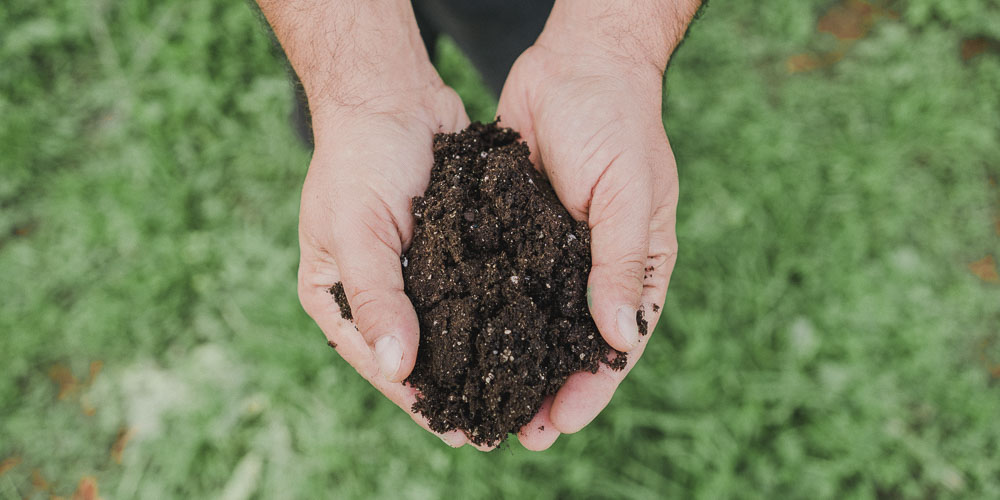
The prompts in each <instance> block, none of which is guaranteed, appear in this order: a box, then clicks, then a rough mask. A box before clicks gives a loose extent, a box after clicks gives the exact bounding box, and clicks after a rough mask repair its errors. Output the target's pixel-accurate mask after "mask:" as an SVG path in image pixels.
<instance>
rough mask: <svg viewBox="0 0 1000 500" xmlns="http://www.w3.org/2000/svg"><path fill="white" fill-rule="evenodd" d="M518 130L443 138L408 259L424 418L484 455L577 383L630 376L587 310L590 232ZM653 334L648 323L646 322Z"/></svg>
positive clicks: (416, 376)
mask: <svg viewBox="0 0 1000 500" xmlns="http://www.w3.org/2000/svg"><path fill="white" fill-rule="evenodd" d="M519 139H520V136H519V135H518V134H517V133H516V132H514V131H513V130H511V129H505V128H500V127H498V126H497V125H496V123H491V124H487V125H483V124H480V123H473V124H472V125H470V126H469V128H467V129H466V130H464V131H462V132H459V133H456V134H438V135H437V136H435V138H434V167H433V169H432V170H431V180H430V185H429V186H428V188H427V191H426V192H425V194H424V196H422V197H417V198H414V199H413V206H412V211H413V216H414V217H415V218H416V226H415V229H414V236H413V242H412V244H411V246H410V249H409V251H408V252H407V253H406V254H405V256H404V257H403V259H402V262H403V281H404V283H405V289H406V293H407V295H408V296H409V297H410V300H411V301H412V302H413V306H414V307H415V308H416V311H417V317H418V318H420V347H419V351H418V354H417V364H416V366H415V367H414V369H413V373H412V374H411V375H410V377H409V378H408V379H407V382H408V383H410V384H411V385H413V386H414V387H416V388H417V389H418V390H419V391H420V396H419V397H418V399H417V402H416V404H414V406H413V410H414V411H416V412H420V413H422V414H423V415H424V416H426V417H427V419H428V420H429V422H430V426H431V428H432V429H433V430H435V431H437V432H446V431H449V430H452V429H456V428H457V429H461V430H463V431H465V432H466V433H467V434H468V435H469V437H470V439H471V440H472V441H473V442H474V443H477V444H497V443H499V442H501V441H503V440H504V439H506V437H507V435H508V433H512V432H517V431H518V430H519V429H520V428H521V427H522V426H524V425H525V424H527V423H528V421H530V420H531V418H532V417H533V416H534V415H535V414H536V413H537V412H538V409H539V407H540V406H541V404H542V400H543V399H544V398H545V397H546V396H548V395H550V394H554V393H555V392H556V391H558V390H559V388H560V387H561V386H562V385H563V383H564V382H565V381H566V378H567V377H568V376H569V375H570V374H572V373H575V372H579V371H589V372H596V371H597V369H598V367H599V365H600V363H605V364H608V365H609V366H610V367H612V368H614V369H616V370H620V369H622V368H624V367H625V364H626V361H627V358H626V356H625V354H624V353H621V352H618V351H615V350H614V349H612V348H611V346H609V345H608V344H607V343H606V342H605V341H604V339H603V338H602V337H601V335H600V333H599V332H598V331H597V326H596V325H595V324H594V320H593V319H592V318H591V316H590V311H589V309H588V307H587V277H588V274H589V272H590V230H589V228H588V227H587V224H586V223H585V222H579V221H575V220H573V218H572V217H571V216H570V215H569V212H567V211H566V209H565V208H564V207H563V206H562V204H561V203H560V202H559V200H558V198H556V195H555V193H554V192H553V190H552V188H551V186H550V185H549V183H548V181H546V180H545V179H544V178H543V177H542V176H541V175H539V174H538V172H537V171H536V170H535V169H534V168H533V167H532V165H531V162H530V160H529V159H528V156H529V152H528V146H527V145H526V144H524V143H523V142H520V141H519ZM637 321H639V322H640V325H641V326H642V327H643V330H645V325H644V324H645V320H643V319H642V318H640V317H637Z"/></svg>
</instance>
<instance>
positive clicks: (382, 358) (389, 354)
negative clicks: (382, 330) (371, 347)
mask: <svg viewBox="0 0 1000 500" xmlns="http://www.w3.org/2000/svg"><path fill="white" fill-rule="evenodd" d="M375 359H376V360H377V361H378V369H379V371H381V372H382V376H383V377H385V378H386V379H388V380H392V379H393V377H395V376H396V372H398V371H399V365H401V364H402V363H403V347H402V346H401V345H400V343H399V340H398V339H396V337H395V336H393V335H386V336H385V337H382V338H380V339H378V340H377V341H375Z"/></svg>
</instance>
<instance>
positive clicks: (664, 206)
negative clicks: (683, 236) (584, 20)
mask: <svg viewBox="0 0 1000 500" xmlns="http://www.w3.org/2000/svg"><path fill="white" fill-rule="evenodd" d="M423 59H425V60H426V56H424V58H423ZM425 62H426V64H424V63H423V62H422V63H421V64H420V65H418V66H419V67H416V68H414V67H412V66H409V67H400V68H396V70H398V72H399V75H398V77H391V76H387V75H382V80H381V82H380V83H379V84H378V86H377V92H372V94H373V95H371V96H367V97H365V98H364V99H360V100H355V101H352V102H349V103H337V102H332V101H331V102H320V101H318V100H311V102H310V104H311V106H312V107H313V128H314V134H315V144H316V146H315V151H314V154H313V158H312V161H311V163H310V166H309V172H308V175H307V176H306V180H305V185H304V187H303V192H302V205H301V212H300V222H299V242H300V246H301V261H300V264H299V274H298V294H299V298H300V300H301V302H302V305H303V306H304V308H305V310H306V311H307V312H308V313H309V315H310V316H312V318H313V319H314V320H315V321H316V322H317V323H318V324H319V326H320V327H321V328H322V330H323V332H324V333H325V334H326V337H327V338H328V339H329V340H330V341H331V342H332V343H333V344H334V345H335V346H336V349H337V351H338V352H339V353H340V355H341V356H342V357H343V358H344V359H346V360H347V361H348V362H349V363H350V364H351V365H352V366H353V367H354V368H355V369H356V370H357V371H358V373H360V374H361V375H362V376H363V377H365V379H367V380H368V381H369V382H371V384H372V385H374V386H375V387H376V388H378V389H379V390H380V391H382V393H383V394H385V396H386V397H388V398H389V399H390V400H392V401H393V402H394V403H396V404H397V405H399V406H400V407H401V408H402V409H403V410H405V411H406V412H407V413H408V414H410V415H411V417H412V418H413V419H414V420H415V421H416V422H417V423H418V424H419V425H421V426H422V427H424V428H425V429H428V430H430V429H429V428H428V425H427V422H426V420H425V419H424V417H423V416H422V415H419V414H415V413H412V412H411V411H410V408H411V407H412V405H413V403H414V401H415V398H416V391H415V389H414V388H412V387H410V386H409V385H406V384H404V383H402V381H403V380H404V379H405V378H406V377H407V376H408V375H409V373H410V371H411V370H412V369H413V365H414V362H415V360H416V356H417V346H418V341H419V337H420V331H419V326H418V322H417V316H416V313H415V312H414V309H413V306H412V305H411V303H410V301H409V299H408V298H407V296H406V294H405V293H404V291H403V278H402V270H401V266H400V255H402V253H403V252H405V250H406V249H407V248H408V246H409V244H410V241H411V238H412V236H413V227H414V220H413V217H412V215H411V213H410V202H411V199H412V198H413V197H414V196H419V195H421V194H422V193H423V192H424V190H425V189H426V187H427V184H428V182H429V179H430V169H431V166H432V163H433V153H432V148H431V145H432V139H433V135H434V134H435V133H438V132H457V131H459V130H462V129H463V128H465V127H466V126H467V125H468V124H469V118H468V116H467V115H466V113H465V110H464V107H463V105H462V102H461V99H460V98H459V97H458V95H457V94H456V93H455V92H454V91H453V90H452V89H451V88H449V87H447V86H446V85H445V84H444V83H443V82H442V81H441V79H440V77H439V76H438V75H437V73H436V71H435V70H434V68H433V66H432V65H431V63H430V61H425ZM394 71H395V70H394ZM662 71H663V68H662V67H658V65H656V64H653V63H650V62H648V61H642V60H638V59H636V58H634V57H627V56H624V55H620V54H616V53H614V51H609V50H579V48H578V47H567V46H565V45H563V44H560V43H559V42H558V40H554V39H551V38H546V36H545V34H544V33H543V36H542V37H540V38H539V40H538V41H537V42H536V43H535V44H534V45H533V46H532V47H530V48H529V49H527V50H526V51H525V52H524V53H523V54H522V55H521V57H520V58H519V59H518V60H517V62H516V63H515V64H514V66H513V68H512V69H511V71H510V73H509V76H508V78H507V81H506V83H505V85H504V89H503V92H502V94H501V96H500V101H499V107H498V115H499V116H500V117H501V125H502V126H505V127H511V128H513V129H514V130H516V131H518V132H520V133H521V135H522V138H523V139H524V140H525V141H527V143H528V146H529V148H530V150H531V160H532V162H533V164H534V165H535V166H536V167H537V168H538V169H540V170H541V171H542V172H544V174H545V175H546V176H547V177H548V179H549V180H550V182H551V183H552V186H553V187H554V188H555V191H556V194H557V195H558V197H559V200H560V201H561V202H562V203H563V205H565V206H566V208H567V209H568V210H569V213H570V214H571V215H572V216H573V217H574V218H576V219H578V220H583V221H587V222H588V224H589V226H590V228H591V237H592V240H591V241H592V258H593V262H592V268H591V272H590V277H589V282H588V293H589V294H590V295H589V302H590V304H591V306H590V311H591V314H592V316H593V318H594V321H595V322H596V324H597V327H598V329H599V330H600V332H601V335H602V336H603V337H604V339H605V340H606V341H607V342H608V344H610V345H611V346H612V347H614V348H615V349H618V350H620V351H626V352H628V353H629V362H628V366H627V367H626V368H625V369H624V370H621V371H614V370H611V369H610V368H608V367H607V366H605V365H602V366H601V368H600V370H598V372H597V373H593V374H592V373H585V372H584V373H576V374H574V375H572V376H570V377H569V379H568V380H567V381H566V384H565V385H564V386H563V387H562V389H561V390H560V391H559V392H558V393H557V394H555V395H554V396H550V397H548V398H547V399H546V400H545V402H544V404H543V406H542V407H541V409H540V410H539V412H538V414H537V415H536V416H535V417H534V419H533V420H532V421H531V422H530V423H528V424H527V425H525V426H524V427H523V428H522V429H521V430H520V432H519V433H518V437H519V440H520V442H521V444H522V445H523V446H524V447H525V448H528V449H530V450H544V449H546V448H548V447H549V446H551V445H552V443H553V442H555V440H556V439H557V438H558V437H559V435H560V434H562V433H567V434H568V433H574V432H577V431H579V430H580V429H582V428H583V427H584V426H586V425H587V424H588V423H590V422H591V420H593V419H594V418H595V417H596V416H597V414H598V413H599V412H600V411H601V410H602V409H604V407H605V406H606V405H607V404H608V402H609V401H610V400H611V397H612V395H613V394H614V392H615V390H616V389H617V387H618V385H619V384H620V383H621V382H622V379H623V378H624V377H625V376H626V375H627V374H628V372H629V371H630V370H631V369H632V367H633V366H634V365H635V363H636V361H638V360H639V358H640V356H641V355H642V351H643V350H644V348H645V346H646V343H647V340H648V336H644V337H642V338H640V336H639V335H638V331H637V326H636V310H637V308H640V307H643V309H644V311H645V315H646V319H647V320H648V321H649V324H650V331H652V330H653V328H652V327H653V326H654V325H655V324H656V322H657V320H658V319H659V313H658V310H659V308H655V309H654V308H652V307H651V306H652V305H653V304H657V305H659V304H662V303H663V301H664V299H665V296H666V292H667V284H668V282H669V279H670V274H671V271H672V270H673V266H674V262H675V258H676V255H677V240H676V236H675V232H674V226H675V209H676V206H677V193H678V191H677V170H676V166H675V162H674V157H673V154H672V152H671V149H670V145H669V143H668V142H667V136H666V134H665V132H664V128H663V123H662V119H661V99H662V76H663V74H662ZM650 267H652V272H651V273H650V272H648V271H647V268H650ZM338 281H340V282H343V285H344V290H345V292H346V295H347V298H348V301H349V303H350V305H351V309H352V312H353V315H354V321H355V324H356V326H357V328H355V325H354V324H351V323H350V322H349V321H347V320H344V319H343V318H342V317H341V314H340V310H339V308H338V307H337V304H336V302H335V301H334V300H333V298H332V297H331V295H330V293H329V291H328V290H329V289H330V287H331V286H332V285H333V284H334V283H336V282H338ZM438 436H439V437H440V438H441V439H442V440H444V441H445V442H446V443H447V444H448V445H450V446H453V447H459V446H462V445H464V444H471V442H470V441H469V440H468V439H467V437H466V436H465V435H464V434H463V433H462V432H460V431H458V430H454V431H451V432H447V433H444V434H438ZM474 446H476V447H477V448H479V449H481V450H488V449H490V448H491V447H487V446H478V445H474Z"/></svg>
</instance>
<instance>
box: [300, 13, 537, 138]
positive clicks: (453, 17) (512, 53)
mask: <svg viewBox="0 0 1000 500" xmlns="http://www.w3.org/2000/svg"><path fill="white" fill-rule="evenodd" d="M554 1H555V0H413V11H414V13H415V14H416V18H417V25H418V26H419V27H420V36H421V38H423V40H424V45H425V46H426V47H427V52H428V53H429V54H430V55H431V59H433V58H434V56H435V49H436V45H437V39H438V36H439V35H442V34H447V35H449V36H451V37H452V38H453V39H454V40H455V43H457V44H458V46H459V47H460V48H461V49H462V51H463V52H464V53H465V55H466V56H467V57H468V58H469V60H470V61H472V64H473V65H475V66H476V69H478V70H479V72H480V74H482V76H483V81H484V82H485V83H486V86H487V87H489V88H490V90H492V91H493V93H494V95H495V96H497V97H499V96H500V89H502V88H503V82H504V80H506V79H507V72H508V71H510V67H511V65H513V64H514V60H515V59H517V57H518V56H519V55H521V52H524V49H526V48H528V47H529V46H530V45H531V44H532V43H533V42H534V41H535V39H536V38H538V34H539V33H541V32H542V27H543V26H545V20H546V19H547V18H548V16H549V12H550V11H551V10H552V4H553V3H554ZM295 87H296V89H301V84H299V83H298V81H297V78H296V86H295ZM296 96H297V99H296V101H297V104H296V109H295V114H294V116H293V118H292V119H293V121H294V122H295V129H296V132H297V133H298V134H299V137H300V138H301V139H302V140H303V142H305V143H306V144H308V145H309V147H312V144H313V136H312V123H311V120H310V118H309V104H308V103H307V102H306V98H305V95H304V93H303V92H301V90H298V91H297V92H296Z"/></svg>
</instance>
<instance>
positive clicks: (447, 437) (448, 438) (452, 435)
mask: <svg viewBox="0 0 1000 500" xmlns="http://www.w3.org/2000/svg"><path fill="white" fill-rule="evenodd" d="M437 437H439V438H441V441H444V444H446V445H448V446H451V447H452V448H458V447H459V446H462V445H463V444H465V434H462V432H461V431H448V432H446V433H444V434H438V435H437Z"/></svg>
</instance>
